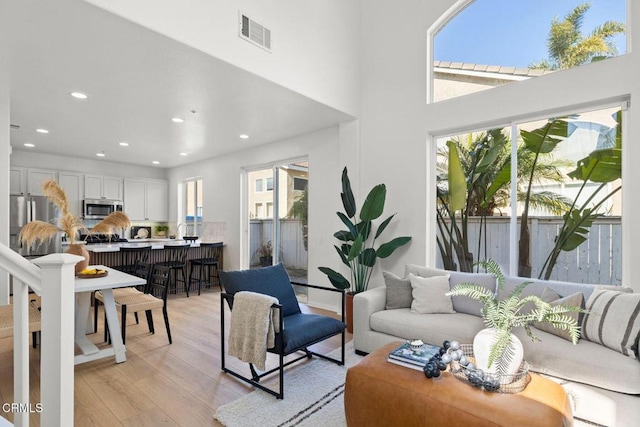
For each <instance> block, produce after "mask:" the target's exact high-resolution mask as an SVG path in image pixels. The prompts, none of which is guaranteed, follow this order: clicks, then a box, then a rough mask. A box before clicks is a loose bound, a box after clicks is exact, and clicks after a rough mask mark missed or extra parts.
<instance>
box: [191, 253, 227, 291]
mask: <svg viewBox="0 0 640 427" xmlns="http://www.w3.org/2000/svg"><path fill="white" fill-rule="evenodd" d="M221 251H222V243H220V242H217V243H200V255H201V257H200V258H196V259H191V260H189V281H188V283H187V295H188V294H189V290H190V289H191V283H192V282H197V284H198V295H200V289H201V287H202V282H204V283H205V286H206V285H208V287H211V286H213V282H212V280H215V281H216V284H217V285H218V286H220V277H219V274H218V269H219V267H220V265H219V260H220V252H221ZM196 273H197V274H196ZM221 289H222V287H221Z"/></svg>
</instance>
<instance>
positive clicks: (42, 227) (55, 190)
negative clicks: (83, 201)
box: [18, 180, 130, 273]
mask: <svg viewBox="0 0 640 427" xmlns="http://www.w3.org/2000/svg"><path fill="white" fill-rule="evenodd" d="M42 190H43V193H44V195H45V196H46V197H47V199H48V200H49V201H50V202H51V203H53V204H54V205H55V206H56V208H57V209H58V212H59V215H58V217H57V219H56V223H55V224H54V223H50V222H44V221H40V220H34V221H31V222H29V223H27V224H25V226H24V227H22V230H21V231H20V236H19V237H18V240H19V241H20V244H22V245H25V246H33V245H35V244H36V243H38V242H45V241H49V240H51V239H53V238H54V237H56V236H57V235H58V233H60V232H63V233H65V234H66V235H67V238H68V239H69V248H68V249H67V253H70V254H73V255H80V256H83V257H84V258H85V259H84V261H80V262H79V263H77V264H76V268H75V271H76V273H78V272H80V271H82V270H84V269H85V268H87V266H88V265H89V252H87V250H86V249H85V248H84V244H82V243H81V244H78V243H77V242H76V237H77V235H78V233H80V231H83V230H88V228H87V227H86V226H85V225H84V223H83V222H82V220H81V219H80V217H78V216H77V215H74V214H73V213H71V212H70V211H69V203H68V200H67V194H66V193H65V192H64V190H63V189H62V188H61V187H60V186H59V185H58V183H57V182H55V181H53V180H49V181H45V182H44V184H43V185H42ZM129 224H130V222H129V217H128V216H127V215H126V214H125V213H124V212H113V213H111V214H110V215H108V216H107V217H106V218H105V219H103V220H102V221H100V222H99V223H97V224H96V225H95V226H94V227H93V228H92V229H91V230H89V234H98V233H100V234H112V233H113V232H114V230H117V229H120V228H126V227H128V226H129Z"/></svg>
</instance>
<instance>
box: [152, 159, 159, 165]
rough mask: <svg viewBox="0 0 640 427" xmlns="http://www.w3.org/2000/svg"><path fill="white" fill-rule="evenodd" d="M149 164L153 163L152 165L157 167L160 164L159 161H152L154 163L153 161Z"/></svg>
mask: <svg viewBox="0 0 640 427" xmlns="http://www.w3.org/2000/svg"><path fill="white" fill-rule="evenodd" d="M151 163H153V164H154V165H159V164H160V162H159V161H157V160H154V161H153V162H151Z"/></svg>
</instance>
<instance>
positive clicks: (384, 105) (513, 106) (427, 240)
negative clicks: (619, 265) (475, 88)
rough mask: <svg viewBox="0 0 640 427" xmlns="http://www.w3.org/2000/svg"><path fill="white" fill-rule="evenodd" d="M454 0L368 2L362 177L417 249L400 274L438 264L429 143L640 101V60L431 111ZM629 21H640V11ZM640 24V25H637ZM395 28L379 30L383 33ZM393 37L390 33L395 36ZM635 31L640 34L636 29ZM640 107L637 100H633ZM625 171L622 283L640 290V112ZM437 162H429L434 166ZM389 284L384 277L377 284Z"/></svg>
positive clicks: (397, 264) (632, 122) (631, 127)
mask: <svg viewBox="0 0 640 427" xmlns="http://www.w3.org/2000/svg"><path fill="white" fill-rule="evenodd" d="M454 3H455V2H454V0H434V1H430V2H425V1H422V0H405V1H403V2H402V5H401V6H400V5H398V3H397V2H390V1H387V0H371V1H366V2H363V24H362V25H363V34H367V37H366V38H365V39H364V41H363V45H364V46H363V66H362V68H363V70H364V73H363V109H362V117H361V122H362V130H361V132H362V140H361V142H360V145H361V148H360V151H361V156H360V162H361V179H362V185H363V186H364V187H368V186H371V185H372V184H375V183H377V182H385V183H386V184H387V187H388V191H389V193H390V194H389V201H388V203H389V206H391V207H392V210H393V211H396V210H397V211H398V212H399V215H398V222H397V227H396V228H395V230H394V231H393V232H394V233H395V234H410V235H412V236H413V238H414V241H413V242H412V244H411V246H410V248H408V250H407V251H406V254H405V256H403V257H395V258H394V259H395V261H394V262H390V263H387V264H383V267H385V268H389V269H391V270H393V271H395V272H397V273H401V272H402V265H403V264H404V263H406V262H418V263H427V264H433V263H434V262H435V250H436V249H435V235H434V231H435V230H434V228H433V224H435V218H434V217H433V216H434V215H433V214H434V213H435V205H434V203H435V195H434V189H435V179H434V175H433V172H432V170H430V169H429V168H431V162H432V161H433V156H432V154H433V148H432V144H431V136H433V135H437V134H440V133H444V132H449V131H455V130H465V129H474V128H479V127H480V128H481V127H485V126H489V125H491V124H496V123H504V122H505V121H508V120H510V119H518V118H519V117H525V116H529V115H543V114H551V113H553V112H555V111H558V109H560V108H562V109H579V108H580V107H582V106H587V105H589V104H595V103H598V102H606V101H607V100H610V99H611V98H617V97H620V98H622V97H625V96H630V97H631V98H632V100H634V98H637V97H638V95H640V80H639V79H638V78H637V76H638V75H639V72H640V57H639V54H638V53H629V54H627V55H624V56H621V57H618V58H614V59H610V60H607V61H602V62H599V63H595V64H591V65H588V66H584V67H580V68H577V69H572V70H566V71H562V72H559V73H555V74H551V75H548V76H544V77H538V78H535V79H531V80H527V81H523V82H518V83H513V84H510V85H507V86H502V87H498V88H495V89H492V90H488V91H484V92H480V93H476V94H471V95H468V96H463V97H460V98H456V99H452V100H448V101H444V102H440V103H436V104H431V105H426V104H425V98H426V97H425V75H426V65H425V64H426V62H427V60H426V33H427V30H428V28H429V27H430V26H431V25H432V23H433V22H434V21H435V20H436V19H438V17H439V16H440V15H441V14H442V13H443V12H444V11H445V10H446V9H447V8H448V7H450V6H452V5H453V4H454ZM630 22H632V23H633V22H635V23H640V8H635V9H633V10H631V16H630ZM638 25H640V24H636V26H638ZM382 28H384V29H387V30H386V31H379V29H382ZM391 29H392V30H391ZM631 29H632V30H633V28H631ZM631 34H632V36H633V39H632V43H631V45H632V46H640V40H639V37H640V35H639V34H640V31H635V32H633V31H632V33H631ZM634 102H635V101H634ZM627 126H628V134H627V139H626V140H627V141H629V142H628V143H627V144H626V145H625V147H624V150H625V151H624V157H623V158H624V162H625V163H624V164H623V174H624V175H623V183H624V184H623V185H624V190H623V191H624V199H623V221H624V223H623V227H624V238H625V240H624V241H623V284H624V285H626V286H632V287H634V288H635V289H636V290H640V283H638V281H635V280H633V274H632V270H631V267H632V263H633V262H634V261H635V262H637V249H636V248H635V243H634V242H638V241H640V227H638V226H637V224H635V219H634V212H637V210H638V209H639V208H640V196H639V194H640V169H639V168H633V167H632V166H631V165H632V164H633V161H634V160H637V159H640V144H635V143H634V141H636V140H637V139H638V136H640V107H637V106H635V107H632V108H631V109H630V111H629V116H628V118H627ZM427 158H429V160H428V161H427V160H426V159H427ZM375 279H376V280H377V283H381V278H380V276H379V275H377V276H376V277H375Z"/></svg>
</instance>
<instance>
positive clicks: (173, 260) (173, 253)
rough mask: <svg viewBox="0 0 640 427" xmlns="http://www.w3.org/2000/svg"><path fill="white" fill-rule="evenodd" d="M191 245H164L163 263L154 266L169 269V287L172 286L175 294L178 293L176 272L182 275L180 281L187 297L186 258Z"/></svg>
mask: <svg viewBox="0 0 640 427" xmlns="http://www.w3.org/2000/svg"><path fill="white" fill-rule="evenodd" d="M190 247H191V244H186V245H166V246H165V247H164V261H163V262H157V263H155V264H154V266H156V265H162V266H165V267H169V268H170V269H171V280H170V282H169V283H170V285H171V284H173V288H174V290H175V292H176V293H177V292H178V271H180V273H181V274H182V279H181V280H180V281H181V282H182V283H183V284H184V287H185V290H186V291H187V296H189V287H188V286H187V263H186V261H187V256H188V255H189V248H190Z"/></svg>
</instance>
